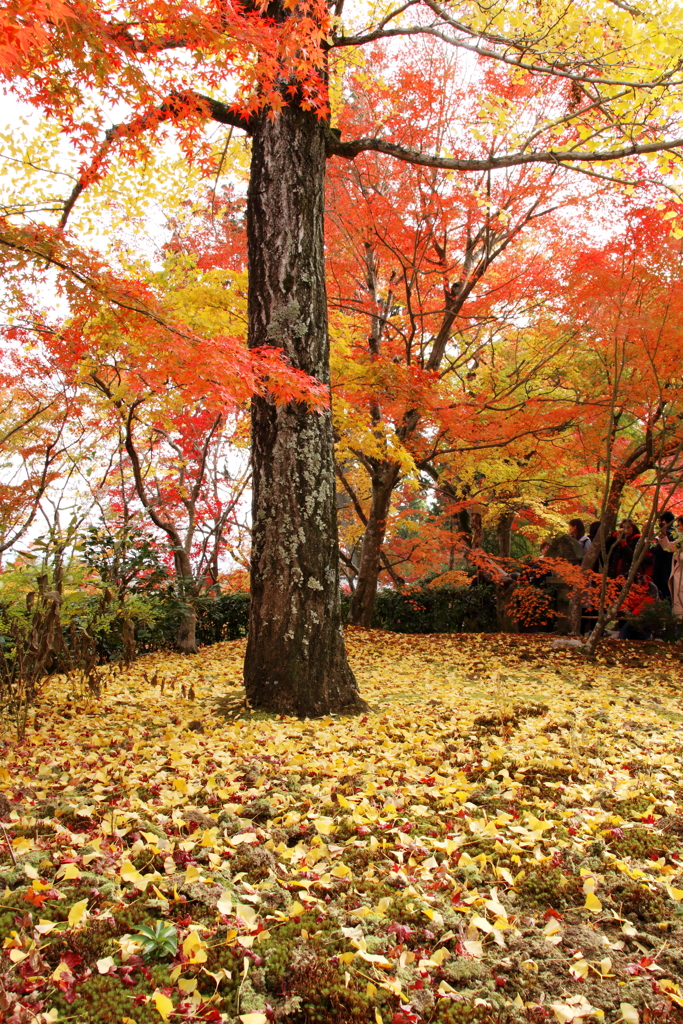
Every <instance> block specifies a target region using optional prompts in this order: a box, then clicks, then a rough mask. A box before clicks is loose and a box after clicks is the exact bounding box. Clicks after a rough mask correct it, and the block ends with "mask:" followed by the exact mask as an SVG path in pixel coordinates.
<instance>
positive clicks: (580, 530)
mask: <svg viewBox="0 0 683 1024" xmlns="http://www.w3.org/2000/svg"><path fill="white" fill-rule="evenodd" d="M599 529H600V522H599V521H598V522H594V523H591V525H590V528H589V530H588V533H586V531H585V529H584V524H583V520H581V519H571V520H570V521H569V531H568V532H569V535H570V536H571V537H572V538H573V539H574V540H575V541H576V542H577V543H578V544H579V545H580V546H581V549H582V550H583V553H584V554H585V553H586V552H587V551H589V550H590V549H591V547H592V546H593V544H596V543H597V544H598V545H599V546H600V553H599V555H598V558H597V561H596V563H595V566H594V567H595V568H596V569H597V570H600V569H601V568H602V566H604V561H605V559H607V574H608V576H610V577H612V578H613V579H616V578H617V577H618V576H628V573H629V571H630V569H631V565H632V563H633V557H634V555H635V552H636V548H637V546H638V541H639V540H640V539H641V536H642V535H641V531H640V529H639V528H638V526H637V524H636V523H635V522H634V521H633V520H632V519H624V520H622V522H621V523H620V524H619V529H618V530H617V531H616V532H615V533H613V534H611V535H610V536H609V537H606V538H605V543H604V547H603V543H602V541H601V540H596V536H597V533H598V530H599ZM541 553H543V548H541ZM638 579H639V581H641V582H646V581H651V583H652V584H653V587H652V589H653V594H654V589H655V588H656V590H657V594H658V596H659V598H660V600H662V601H669V602H670V603H671V608H672V611H673V613H674V614H675V615H678V616H683V516H675V515H674V514H673V512H671V511H669V510H667V511H665V512H662V513H661V515H660V516H659V520H658V532H657V533H656V534H654V535H653V536H652V538H651V543H650V544H648V547H647V550H646V552H645V555H644V557H643V559H642V561H641V563H640V565H639V567H638Z"/></svg>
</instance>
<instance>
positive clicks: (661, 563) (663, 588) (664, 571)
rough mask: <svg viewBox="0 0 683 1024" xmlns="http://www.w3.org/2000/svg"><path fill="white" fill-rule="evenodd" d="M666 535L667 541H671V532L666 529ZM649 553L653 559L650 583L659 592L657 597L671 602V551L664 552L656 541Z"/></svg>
mask: <svg viewBox="0 0 683 1024" xmlns="http://www.w3.org/2000/svg"><path fill="white" fill-rule="evenodd" d="M666 535H667V537H668V538H669V540H672V539H673V530H670V529H667V531H666ZM650 553H651V554H652V557H653V559H654V565H653V567H652V582H653V583H654V584H655V586H656V587H657V590H658V591H659V596H660V597H661V598H662V600H663V601H670V600H671V593H670V592H669V576H670V575H671V562H672V561H673V557H674V556H673V551H665V550H664V548H663V547H662V545H661V544H660V543H659V541H657V542H656V543H654V544H653V545H652V547H651V548H650Z"/></svg>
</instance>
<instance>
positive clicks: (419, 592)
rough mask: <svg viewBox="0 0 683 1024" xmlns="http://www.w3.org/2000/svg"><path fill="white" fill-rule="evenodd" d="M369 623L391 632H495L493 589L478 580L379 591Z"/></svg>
mask: <svg viewBox="0 0 683 1024" xmlns="http://www.w3.org/2000/svg"><path fill="white" fill-rule="evenodd" d="M372 624H373V626H374V627H375V628H376V629H387V630H390V631H391V632H392V633H495V632H496V631H497V628H498V627H497V620H496V588H495V585H494V584H493V583H481V584H476V585H474V586H469V587H438V588H437V587H434V588H431V587H429V586H427V585H422V586H412V587H408V588H406V589H405V590H400V591H399V590H389V589H387V590H380V591H379V593H378V594H377V598H376V600H375V609H374V613H373V616H372Z"/></svg>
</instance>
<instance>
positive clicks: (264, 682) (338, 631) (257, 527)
mask: <svg viewBox="0 0 683 1024" xmlns="http://www.w3.org/2000/svg"><path fill="white" fill-rule="evenodd" d="M324 131H325V128H324V125H323V124H322V123H321V122H319V121H318V120H317V119H316V117H315V115H314V114H312V113H306V112H303V111H301V110H299V109H297V108H296V107H294V106H291V107H285V108H284V109H283V110H282V112H281V113H280V114H279V115H278V117H276V118H275V119H274V120H271V119H269V118H268V117H267V116H266V115H263V116H262V117H260V118H259V119H258V121H257V123H256V124H255V127H254V132H253V142H252V157H251V181H250V184H249V195H248V203H247V217H248V247H249V345H250V347H251V348H255V347H258V346H260V345H273V346H275V347H278V348H282V349H283V350H284V352H285V354H286V356H287V357H288V359H289V360H290V361H291V363H292V364H293V365H294V366H296V367H298V368H299V369H301V370H305V371H306V372H307V373H309V374H311V375H312V376H314V377H316V378H317V379H318V380H320V381H324V382H325V383H326V384H329V339H328V334H327V297H326V293H325V263H324V247H323V245H324V236H323V217H324V191H325V143H324ZM251 424H252V463H253V491H252V495H253V496H252V556H251V611H250V616H249V640H248V643H247V653H246V659H245V664H244V679H245V685H246V691H247V699H248V701H249V702H250V704H251V706H252V707H260V708H267V709H270V710H272V711H275V712H278V713H286V714H297V715H299V716H301V717H304V716H317V715H322V714H327V713H329V712H339V711H344V710H358V709H360V708H361V707H363V706H364V705H363V702H362V701H361V700H360V698H359V695H358V686H357V684H356V680H355V678H354V676H353V673H352V672H351V669H350V667H349V665H348V662H347V659H346V651H345V649H344V638H343V632H342V624H341V606H340V591H339V550H338V539H337V505H336V491H335V473H334V445H333V436H332V419H331V412H330V410H329V409H326V410H325V411H324V412H321V413H319V412H313V411H311V410H310V409H309V408H308V407H306V406H304V405H301V404H296V403H291V404H289V405H286V406H280V407H278V406H276V405H274V404H273V403H272V402H270V401H268V400H267V399H265V398H255V399H254V400H253V401H252V407H251Z"/></svg>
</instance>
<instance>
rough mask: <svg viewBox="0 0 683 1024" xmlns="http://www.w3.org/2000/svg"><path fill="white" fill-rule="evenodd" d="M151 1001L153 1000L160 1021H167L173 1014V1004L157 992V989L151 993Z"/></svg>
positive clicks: (161, 993)
mask: <svg viewBox="0 0 683 1024" xmlns="http://www.w3.org/2000/svg"><path fill="white" fill-rule="evenodd" d="M152 999H153V1000H154V1005H155V1006H156V1008H157V1012H158V1013H159V1014H160V1016H161V1018H162V1020H168V1018H169V1017H170V1016H171V1014H172V1013H173V1003H172V1002H171V1000H170V999H169V998H168V996H165V995H164V993H163V992H160V991H159V989H155V990H154V992H153V993H152Z"/></svg>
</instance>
